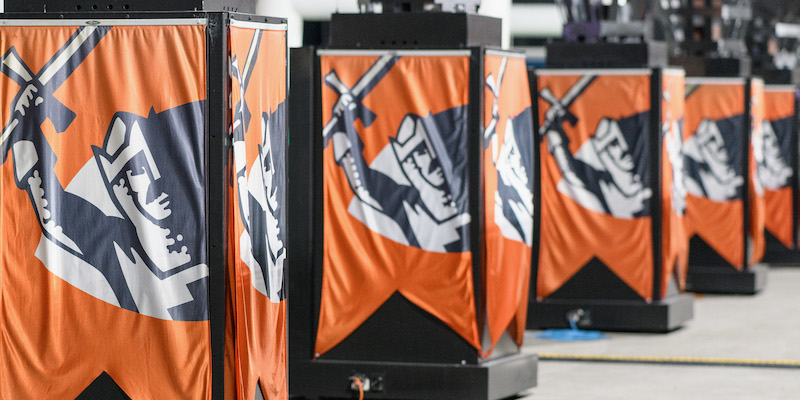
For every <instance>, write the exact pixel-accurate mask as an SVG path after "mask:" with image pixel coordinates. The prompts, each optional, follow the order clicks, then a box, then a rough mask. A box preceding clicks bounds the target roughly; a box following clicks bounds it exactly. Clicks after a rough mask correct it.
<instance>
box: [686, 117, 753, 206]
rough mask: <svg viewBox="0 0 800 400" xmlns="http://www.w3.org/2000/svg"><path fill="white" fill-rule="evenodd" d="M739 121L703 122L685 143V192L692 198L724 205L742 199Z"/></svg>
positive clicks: (736, 118) (742, 179)
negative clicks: (705, 199) (729, 201)
mask: <svg viewBox="0 0 800 400" xmlns="http://www.w3.org/2000/svg"><path fill="white" fill-rule="evenodd" d="M740 133H741V117H734V118H729V119H725V120H721V121H713V120H711V119H704V120H702V121H701V122H700V125H699V126H698V128H697V132H696V133H695V134H694V135H692V136H691V137H690V138H689V139H687V140H686V141H685V142H684V152H685V154H686V158H685V160H684V161H685V164H684V167H685V168H684V172H685V175H686V190H687V192H688V193H690V194H692V195H693V196H695V197H706V198H708V199H711V200H713V201H717V202H724V201H728V200H732V199H741V198H742V190H743V184H744V178H743V177H742V174H743V165H742V163H741V162H737V160H741V153H742V151H741V147H742V143H741V139H740V138H739V136H741V135H740Z"/></svg>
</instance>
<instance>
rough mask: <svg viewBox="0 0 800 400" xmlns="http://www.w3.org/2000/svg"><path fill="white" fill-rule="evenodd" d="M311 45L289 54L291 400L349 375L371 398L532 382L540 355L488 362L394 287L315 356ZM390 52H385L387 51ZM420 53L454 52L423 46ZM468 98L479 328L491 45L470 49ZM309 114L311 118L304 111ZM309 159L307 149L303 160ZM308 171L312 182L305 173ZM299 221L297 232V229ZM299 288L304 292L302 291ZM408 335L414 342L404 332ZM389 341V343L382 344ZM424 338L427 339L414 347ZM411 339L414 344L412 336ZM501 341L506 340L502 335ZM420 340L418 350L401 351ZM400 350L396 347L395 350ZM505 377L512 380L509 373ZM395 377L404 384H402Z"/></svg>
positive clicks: (473, 394)
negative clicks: (371, 387) (358, 377)
mask: <svg viewBox="0 0 800 400" xmlns="http://www.w3.org/2000/svg"><path fill="white" fill-rule="evenodd" d="M317 50H318V49H316V48H313V47H306V48H302V49H293V50H292V73H291V75H290V76H291V96H290V101H291V103H290V108H291V111H290V114H291V115H292V118H290V121H289V122H290V124H291V125H290V131H291V132H293V136H292V141H291V143H290V146H289V152H290V157H289V159H290V160H292V161H293V162H295V163H296V164H294V165H293V167H292V168H291V170H290V179H291V180H292V185H290V193H289V196H290V197H289V203H291V204H292V205H293V206H294V207H293V208H292V211H290V212H291V213H292V214H290V215H294V216H295V217H296V218H297V220H295V222H298V221H304V223H302V224H298V225H297V226H295V229H294V230H293V231H292V238H290V245H291V246H292V248H295V249H303V250H299V251H297V252H295V253H294V254H295V259H296V260H297V262H296V263H295V265H293V267H292V268H291V269H290V272H289V273H290V277H289V283H290V285H291V286H290V291H291V292H292V293H293V297H292V301H291V302H289V307H290V310H289V315H290V317H289V324H290V326H291V330H292V335H293V336H292V340H290V342H289V347H290V351H289V365H290V371H291V376H292V379H291V380H290V394H291V395H292V396H334V397H336V396H339V397H346V396H350V395H351V394H352V391H351V390H350V387H349V386H348V382H349V377H350V376H352V375H353V374H354V373H361V374H363V375H365V376H367V377H369V378H370V379H372V380H373V382H375V381H376V380H380V381H381V382H382V385H383V387H384V389H382V390H379V391H371V392H370V393H369V396H370V397H371V398H376V399H379V398H405V399H415V398H443V399H444V398H452V399H476V400H478V399H479V400H486V399H497V398H501V397H507V396H511V395H513V394H515V393H519V392H520V391H522V390H525V389H528V388H529V387H531V386H535V384H536V358H535V356H533V355H525V354H516V352H517V351H518V350H519V349H518V348H517V347H516V344H514V346H513V349H511V348H510V347H512V346H508V345H507V344H504V343H498V345H497V346H496V347H495V351H494V352H493V354H492V356H491V357H490V358H488V359H483V358H482V357H481V354H480V351H479V350H477V349H475V348H474V347H472V345H470V344H469V343H468V342H467V341H466V340H465V339H463V338H462V337H461V336H459V335H458V334H456V333H455V332H453V331H452V330H451V329H450V328H449V327H447V326H446V325H445V324H444V323H443V322H441V321H439V320H438V319H436V318H435V317H433V316H432V315H430V314H428V313H427V312H425V311H424V310H422V309H420V308H418V307H417V306H415V305H413V304H412V303H411V302H410V301H407V300H405V298H404V297H402V295H400V294H399V293H395V295H393V296H392V297H390V298H389V300H387V301H386V302H385V303H384V304H383V305H382V306H381V307H379V309H378V310H377V311H376V312H375V313H374V314H373V315H372V316H371V317H370V318H368V319H367V320H366V321H365V322H364V323H363V324H362V325H361V326H360V327H359V328H357V329H356V330H355V331H354V332H353V333H351V335H350V336H348V338H346V339H345V340H344V341H342V342H341V343H339V344H337V345H336V346H335V347H334V348H333V349H331V350H329V351H328V352H326V353H325V354H324V355H319V354H314V344H315V342H316V339H315V338H316V330H317V327H318V323H319V311H320V294H321V290H322V264H323V247H324V242H323V241H324V238H323V236H322V234H321V233H322V232H323V196H322V193H323V179H322V173H323V171H322V137H321V135H319V134H318V131H319V127H321V126H322V125H323V123H322V109H321V101H320V94H321V93H322V91H321V90H322V85H321V68H320V58H319V56H318V55H317ZM386 50H391V49H386ZM426 50H442V51H448V50H454V49H452V48H446V49H441V48H440V49H426ZM468 50H469V52H470V55H469V81H470V82H469V89H468V90H469V94H468V98H469V104H468V105H467V159H468V167H467V168H468V172H467V174H468V179H467V188H468V189H467V190H468V198H469V206H468V210H469V213H470V215H471V216H472V220H471V222H470V227H469V234H470V239H469V240H470V250H471V252H472V267H471V268H472V276H473V282H474V285H473V290H474V296H475V299H476V303H475V307H476V310H475V311H476V317H477V321H478V327H479V328H481V327H483V326H484V324H485V321H486V317H485V313H484V309H485V304H483V303H482V300H481V299H482V286H483V283H482V282H483V265H482V259H483V256H482V254H483V250H482V246H483V235H482V232H483V213H484V204H483V203H484V201H483V195H484V192H483V174H482V170H483V159H484V154H483V153H484V151H483V146H482V145H483V113H484V110H483V106H484V86H485V85H484V84H483V82H484V81H483V74H484V69H483V68H484V55H485V51H486V50H487V47H484V46H478V47H470V48H468ZM309 114H310V115H309ZM309 155H312V156H311V157H310V158H309ZM309 173H311V175H310V176H311V179H309ZM301 226H302V228H300V227H301ZM298 293H303V294H302V295H298ZM406 336H410V338H406ZM387 338H391V341H389V340H387ZM420 340H422V341H424V342H425V343H420ZM415 341H416V342H415ZM501 342H503V340H502V339H501ZM410 344H416V346H415V349H417V350H419V351H417V352H416V353H418V354H408V353H409V352H407V351H406V352H403V351H402V349H404V348H407V347H408V346H409V345H410ZM398 349H400V350H398ZM510 376H515V378H514V379H510V378H509V377H510ZM399 382H402V384H400V383H399Z"/></svg>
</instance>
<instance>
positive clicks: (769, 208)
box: [758, 85, 797, 249]
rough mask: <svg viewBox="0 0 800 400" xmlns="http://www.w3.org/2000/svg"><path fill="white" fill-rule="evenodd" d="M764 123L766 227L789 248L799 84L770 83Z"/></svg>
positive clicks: (761, 169)
mask: <svg viewBox="0 0 800 400" xmlns="http://www.w3.org/2000/svg"><path fill="white" fill-rule="evenodd" d="M764 94H765V95H764V111H765V118H764V119H765V120H764V124H763V127H762V137H763V138H762V141H761V143H762V146H763V150H762V154H763V162H761V163H760V164H759V166H758V177H759V180H760V181H761V184H762V185H763V186H764V201H765V208H766V212H765V217H766V221H765V224H766V229H767V231H768V232H769V233H770V234H772V235H773V236H774V237H775V238H776V239H778V241H780V242H781V243H782V244H783V245H784V246H786V247H787V248H789V249H793V248H794V244H793V241H794V239H793V232H792V229H793V226H792V225H793V224H792V219H793V218H794V217H793V213H794V208H795V206H794V205H793V204H792V201H793V200H792V179H793V177H794V172H793V171H792V162H791V161H792V148H791V147H792V139H793V137H795V136H796V135H797V132H795V131H794V129H795V105H796V87H794V86H788V87H784V86H770V85H767V86H766V90H765V93H764Z"/></svg>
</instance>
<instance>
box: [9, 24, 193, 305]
mask: <svg viewBox="0 0 800 400" xmlns="http://www.w3.org/2000/svg"><path fill="white" fill-rule="evenodd" d="M109 29H110V28H108V27H97V28H95V27H83V28H79V29H78V30H77V31H76V33H75V34H74V35H72V37H71V38H70V39H69V40H68V41H67V43H66V44H65V45H64V46H63V47H62V48H61V50H59V51H58V53H56V55H54V56H53V58H52V59H51V60H50V61H49V62H48V63H47V64H46V65H45V66H44V67H43V68H42V70H41V71H40V72H39V73H38V74H37V75H36V76H35V77H34V76H33V75H32V74H31V73H30V70H29V69H28V68H27V67H26V66H25V64H24V63H23V62H22V61H21V59H20V58H19V57H18V55H17V54H16V51H15V50H14V49H13V48H11V49H9V51H8V52H6V55H5V56H4V64H3V65H4V68H3V69H2V72H3V73H5V74H6V75H7V76H9V77H11V78H12V79H13V80H15V81H16V82H18V83H21V89H20V92H19V94H18V95H17V97H16V98H15V101H14V103H12V106H11V117H10V119H9V122H8V123H7V124H6V128H5V129H4V131H3V132H4V134H3V143H2V145H3V148H2V152H3V156H4V157H6V153H7V151H8V150H9V149H11V151H12V154H13V158H14V172H15V178H16V183H17V187H18V188H19V189H21V190H25V191H27V192H28V196H29V198H30V200H31V204H32V206H33V209H34V211H35V213H36V216H37V219H38V220H39V223H40V227H41V230H42V234H43V239H42V240H41V241H40V244H39V248H38V249H37V251H36V256H37V257H38V258H39V259H40V260H41V261H42V263H43V264H44V265H45V267H46V268H48V269H49V270H50V271H52V272H53V273H54V274H56V275H57V276H59V277H61V278H62V279H64V280H65V281H67V282H69V283H70V284H72V285H74V286H76V287H77V288H79V289H81V290H83V291H84V292H87V293H89V294H90V295H92V296H95V297H97V298H99V299H101V300H103V301H106V302H109V303H112V304H114V305H118V306H119V307H122V308H125V309H127V310H131V311H134V312H139V313H142V314H145V315H149V316H153V317H157V318H161V319H173V320H192V321H194V320H207V319H208V307H207V299H206V293H207V276H208V267H207V266H206V264H205V260H206V248H205V234H204V231H205V205H204V204H205V203H204V198H205V195H204V181H205V178H204V170H203V160H202V154H203V147H202V144H203V143H202V140H203V135H202V132H203V127H204V120H205V118H204V115H203V109H204V103H203V102H195V103H189V104H185V105H182V106H179V107H175V108H173V109H170V110H167V111H164V112H161V113H155V112H154V111H151V113H150V115H149V116H147V117H142V116H138V115H134V114H130V113H123V112H120V113H117V114H115V115H114V117H113V118H112V120H111V123H110V127H109V129H108V131H107V134H106V138H105V141H104V143H103V146H102V148H100V147H96V146H93V148H92V149H93V153H94V157H93V158H92V159H90V160H88V162H87V163H86V165H84V167H83V168H82V169H81V170H80V172H79V173H78V174H77V175H76V176H75V177H74V178H73V180H72V181H71V182H70V183H69V184H68V185H67V186H66V187H65V186H64V185H62V183H61V182H60V181H59V180H58V177H57V176H56V174H55V172H54V169H55V166H56V162H57V157H56V154H55V152H54V151H53V149H52V148H51V146H50V144H49V143H48V141H47V139H46V137H45V135H44V133H43V132H42V128H41V125H42V123H43V122H44V121H45V119H50V120H51V121H52V122H53V124H54V125H55V126H56V128H57V129H58V130H60V131H64V130H66V129H67V127H68V126H69V124H70V122H71V121H72V119H74V117H75V114H74V112H72V111H69V110H67V109H66V107H65V106H64V105H63V104H60V103H58V102H57V101H56V100H55V98H54V97H53V96H52V94H53V92H54V91H55V90H56V89H57V88H58V86H59V85H60V84H61V83H63V81H64V80H66V79H67V77H69V75H70V74H71V73H72V72H73V71H74V70H75V69H76V68H78V66H79V65H80V63H81V62H82V61H83V60H84V59H85V58H86V57H87V55H88V54H89V52H90V51H91V50H92V49H93V48H94V47H95V46H96V45H97V42H98V41H99V40H100V39H101V38H102V37H103V36H104V35H105V34H106V33H107V32H108V30H109ZM9 57H11V58H9ZM28 78H31V79H28ZM3 160H5V158H4V159H3Z"/></svg>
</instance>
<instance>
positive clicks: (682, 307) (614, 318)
mask: <svg viewBox="0 0 800 400" xmlns="http://www.w3.org/2000/svg"><path fill="white" fill-rule="evenodd" d="M577 310H583V317H582V318H581V319H580V320H579V321H578V327H579V328H582V329H592V330H601V331H619V332H653V333H664V332H670V331H673V330H675V329H678V328H680V327H681V326H683V325H684V324H685V323H686V322H687V321H689V320H690V319H692V316H693V315H694V298H693V297H692V296H691V295H687V294H683V295H676V296H670V297H668V298H666V299H664V300H660V301H653V302H650V303H647V302H645V301H636V300H580V299H544V300H542V301H537V302H532V303H530V304H529V306H528V329H550V328H569V321H568V319H567V315H569V314H571V313H573V312H575V311H577Z"/></svg>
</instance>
